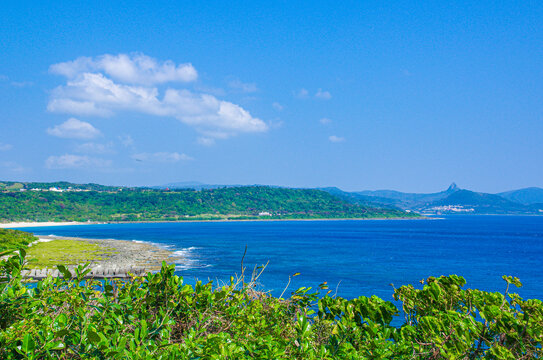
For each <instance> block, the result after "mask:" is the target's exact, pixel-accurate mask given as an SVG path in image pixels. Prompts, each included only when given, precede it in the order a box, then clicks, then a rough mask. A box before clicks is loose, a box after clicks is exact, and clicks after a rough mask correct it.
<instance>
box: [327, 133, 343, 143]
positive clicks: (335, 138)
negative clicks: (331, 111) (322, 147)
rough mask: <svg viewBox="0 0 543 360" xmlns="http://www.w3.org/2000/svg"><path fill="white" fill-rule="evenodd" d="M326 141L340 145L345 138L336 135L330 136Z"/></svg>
mask: <svg viewBox="0 0 543 360" xmlns="http://www.w3.org/2000/svg"><path fill="white" fill-rule="evenodd" d="M328 140H330V141H331V142H333V143H340V142H344V141H345V138H343V137H340V136H336V135H331V136H330V137H328Z"/></svg>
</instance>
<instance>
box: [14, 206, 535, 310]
mask: <svg viewBox="0 0 543 360" xmlns="http://www.w3.org/2000/svg"><path fill="white" fill-rule="evenodd" d="M22 230H25V229H22ZM26 230H27V231H33V232H34V233H36V234H40V235H58V236H76V237H86V238H113V239H123V240H134V241H145V242H152V243H155V244H157V245H158V246H162V247H166V248H168V249H169V250H171V251H174V252H176V253H177V254H180V255H183V257H184V258H185V260H184V261H183V262H181V263H179V264H177V273H178V274H179V275H182V276H183V277H184V278H185V281H186V282H188V283H194V282H195V281H196V279H199V280H204V281H207V280H213V281H214V282H220V281H228V279H229V278H230V276H231V275H234V274H235V273H240V262H241V258H242V255H243V252H244V249H245V246H246V245H247V255H246V256H245V261H244V263H245V265H246V266H247V267H248V271H249V270H251V269H252V268H253V267H254V266H255V265H256V266H258V265H262V264H265V263H266V262H268V261H269V265H268V267H267V269H266V270H265V272H264V273H263V275H262V277H261V278H260V283H261V288H262V289H264V290H269V291H271V292H272V293H273V294H274V295H279V294H281V292H282V291H283V289H284V288H285V286H286V284H287V282H288V279H289V275H293V274H294V273H298V272H299V273H300V275H299V276H296V277H294V278H293V280H292V282H291V284H290V287H289V289H288V290H287V292H286V293H287V294H289V293H290V291H292V290H295V289H296V288H298V287H301V286H313V287H315V288H316V287H317V286H318V284H320V283H322V282H325V281H326V282H328V284H329V286H330V289H332V290H333V293H335V292H336V290H337V295H338V296H342V297H345V298H354V297H358V296H360V295H366V296H369V295H373V294H375V295H378V296H380V297H382V298H384V299H386V300H391V299H392V287H391V286H390V284H391V283H393V284H394V286H396V287H399V286H401V285H404V284H418V282H419V280H421V279H423V278H426V277H428V276H439V275H447V274H458V275H461V276H464V277H465V278H466V279H467V281H468V283H467V287H474V288H480V289H484V290H489V291H503V290H504V289H505V283H504V281H503V280H502V279H501V276H502V275H504V274H506V275H513V276H517V277H519V278H520V279H521V281H522V282H523V283H524V287H523V288H521V289H518V293H520V294H521V296H523V297H524V298H539V299H543V216H449V217H445V218H442V219H434V220H375V221H356V220H343V221H341V220H340V221H255V222H187V223H150V224H149V223H144V224H107V225H84V226H64V227H60V226H59V227H43V228H32V229H26Z"/></svg>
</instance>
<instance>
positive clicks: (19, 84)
mask: <svg viewBox="0 0 543 360" xmlns="http://www.w3.org/2000/svg"><path fill="white" fill-rule="evenodd" d="M11 86H14V87H18V88H23V87H30V86H34V82H32V81H12V82H11Z"/></svg>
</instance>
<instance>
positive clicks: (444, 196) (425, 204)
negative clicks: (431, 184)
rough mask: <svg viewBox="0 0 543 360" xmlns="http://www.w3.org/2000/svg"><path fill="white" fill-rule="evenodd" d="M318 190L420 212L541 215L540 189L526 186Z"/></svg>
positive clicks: (542, 200) (357, 201)
mask: <svg viewBox="0 0 543 360" xmlns="http://www.w3.org/2000/svg"><path fill="white" fill-rule="evenodd" d="M322 190H324V191H327V192H329V193H331V194H334V195H336V196H338V197H341V198H343V199H345V200H348V201H351V202H354V203H359V204H365V205H368V204H376V205H381V206H387V207H396V208H398V209H402V210H409V211H415V212H418V213H421V214H538V215H543V189H541V188H535V187H532V188H526V189H520V190H513V191H507V192H503V193H499V194H487V193H481V192H474V191H470V190H466V189H460V188H459V187H458V186H457V185H456V184H455V183H452V184H451V186H449V188H448V189H447V190H444V191H441V192H437V193H430V194H418V193H403V192H399V191H394V190H376V191H369V190H367V191H358V192H346V191H342V190H340V189H338V188H322Z"/></svg>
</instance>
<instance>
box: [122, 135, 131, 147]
mask: <svg viewBox="0 0 543 360" xmlns="http://www.w3.org/2000/svg"><path fill="white" fill-rule="evenodd" d="M119 141H120V142H121V144H123V146H124V147H133V146H134V139H132V136H130V135H127V134H125V135H120V136H119Z"/></svg>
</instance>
